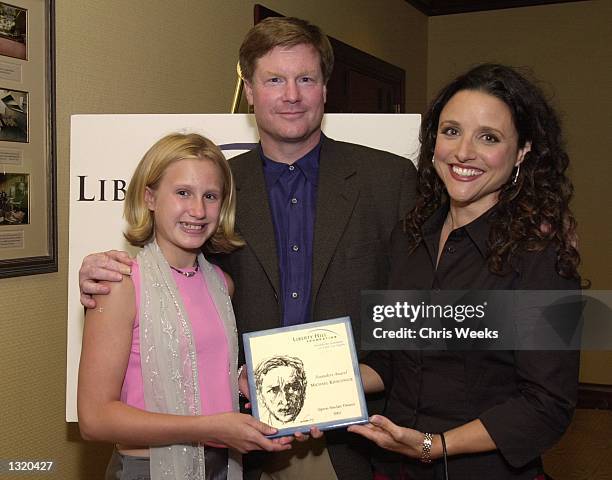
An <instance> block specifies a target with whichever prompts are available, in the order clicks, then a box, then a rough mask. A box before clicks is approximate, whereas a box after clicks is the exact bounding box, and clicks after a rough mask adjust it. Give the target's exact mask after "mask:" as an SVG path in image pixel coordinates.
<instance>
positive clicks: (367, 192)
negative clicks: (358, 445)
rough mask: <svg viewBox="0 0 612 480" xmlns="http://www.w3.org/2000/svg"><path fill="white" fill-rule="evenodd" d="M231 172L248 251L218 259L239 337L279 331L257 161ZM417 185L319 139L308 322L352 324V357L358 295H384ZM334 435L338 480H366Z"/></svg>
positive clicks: (392, 159)
mask: <svg viewBox="0 0 612 480" xmlns="http://www.w3.org/2000/svg"><path fill="white" fill-rule="evenodd" d="M230 165H231V168H232V172H233V173H234V176H235V180H236V190H237V213H236V226H237V229H238V231H239V233H240V234H241V235H242V237H243V238H244V240H245V241H246V246H245V247H243V248H241V249H239V250H237V251H235V252H233V253H231V254H229V255H224V256H220V258H219V261H218V263H219V264H220V265H221V267H222V268H223V269H224V270H225V271H226V272H227V273H229V274H230V275H231V277H232V278H233V280H234V282H235V284H236V290H235V293H234V298H233V304H234V311H235V314H236V322H237V326H238V333H239V334H242V333H245V332H251V331H256V330H263V329H268V328H275V327H279V326H281V308H282V306H281V305H280V303H279V296H280V292H279V272H278V259H277V254H276V241H275V237H274V229H273V225H272V216H271V214H270V208H269V204H268V194H267V192H266V185H265V180H264V175H263V169H262V161H261V159H260V157H259V154H258V151H257V150H253V151H250V152H247V153H244V154H242V155H240V156H237V157H235V158H233V159H232V160H230ZM415 184H416V170H415V168H414V166H413V164H412V162H410V161H409V160H407V159H405V158H403V157H398V156H396V155H392V154H390V153H388V152H382V151H379V150H374V149H371V148H367V147H363V146H360V145H354V144H350V143H344V142H338V141H335V140H332V139H329V138H325V137H324V139H323V144H322V146H321V156H320V164H319V182H318V191H317V205H316V216H315V228H314V244H313V272H312V299H311V301H312V308H311V312H312V320H313V321H316V320H325V319H329V318H335V317H341V316H345V315H348V316H350V317H351V322H352V325H353V333H354V335H355V342H356V345H357V348H358V349H359V346H360V338H361V331H360V322H359V316H360V293H361V291H362V290H367V289H384V288H386V285H387V277H388V273H389V255H388V251H389V239H390V237H391V232H392V230H393V228H394V226H395V225H396V224H397V222H398V220H400V219H401V218H403V217H404V215H405V214H406V213H407V212H408V211H409V210H410V208H412V206H413V203H414V197H415ZM241 356H242V354H241ZM335 433H336V432H330V433H328V434H326V439H327V443H328V447H329V453H330V457H331V459H332V463H333V465H334V468H335V470H336V473H337V475H338V478H339V479H340V480H342V479H344V478H347V479H348V478H351V479H360V478H363V479H366V478H371V474H370V468H369V465H368V463H367V458H365V457H364V456H363V455H357V454H356V453H355V451H354V450H353V449H351V447H350V446H349V445H347V444H346V441H345V440H346V439H339V440H338V442H337V443H336V442H335V439H334V436H335ZM340 436H341V435H340ZM356 455H357V456H356ZM364 462H365V463H364ZM246 463H247V469H248V463H249V462H248V461H247V462H246Z"/></svg>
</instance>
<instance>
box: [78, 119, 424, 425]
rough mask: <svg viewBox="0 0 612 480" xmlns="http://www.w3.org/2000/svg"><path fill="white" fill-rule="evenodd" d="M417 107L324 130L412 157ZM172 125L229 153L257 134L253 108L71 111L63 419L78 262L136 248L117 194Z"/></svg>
mask: <svg viewBox="0 0 612 480" xmlns="http://www.w3.org/2000/svg"><path fill="white" fill-rule="evenodd" d="M420 119H421V117H420V115H407V114H406V115H370V114H332V115H326V116H325V118H324V120H323V131H324V132H325V134H326V135H328V136H329V137H331V138H334V139H336V140H344V141H347V142H353V143H358V144H361V145H367V146H369V147H373V148H377V149H380V150H387V151H389V152H392V153H395V154H398V155H402V156H404V157H407V158H411V159H414V158H416V155H417V151H418V129H419V125H420ZM172 132H183V133H190V132H195V133H200V134H202V135H204V136H206V137H208V138H210V139H211V140H212V141H213V142H215V143H216V144H217V145H220V146H221V148H222V149H223V151H224V153H225V155H226V156H227V157H228V158H231V157H233V156H235V155H237V154H239V153H242V152H244V151H246V150H250V149H251V148H253V147H254V145H255V144H256V143H257V141H258V136H257V127H256V125H255V119H254V117H253V116H252V115H231V114H206V115H74V116H73V117H72V123H71V135H70V225H69V232H70V239H69V246H68V251H69V259H68V262H69V272H68V347H67V348H68V352H67V367H66V368H67V380H66V420H67V421H69V422H74V421H76V420H77V414H76V388H77V373H78V366H79V357H80V354H81V336H82V327H83V307H82V306H81V305H80V303H79V286H78V270H79V266H80V264H81V261H82V259H83V257H84V256H86V255H87V254H89V253H91V252H99V251H105V250H109V249H113V248H114V249H120V250H128V251H130V252H131V253H132V254H134V253H135V249H134V248H133V247H130V246H129V245H128V244H127V242H126V241H125V240H124V239H123V235H122V232H123V230H124V223H123V219H122V214H123V199H124V197H125V191H126V189H127V185H128V184H129V180H130V178H131V176H132V173H133V171H134V169H135V168H136V164H137V163H138V162H139V160H140V159H141V158H142V156H143V155H144V153H145V152H146V151H147V150H148V149H149V147H150V146H151V145H153V143H155V142H156V141H157V140H159V139H160V138H161V137H163V136H164V135H166V134H168V133H172Z"/></svg>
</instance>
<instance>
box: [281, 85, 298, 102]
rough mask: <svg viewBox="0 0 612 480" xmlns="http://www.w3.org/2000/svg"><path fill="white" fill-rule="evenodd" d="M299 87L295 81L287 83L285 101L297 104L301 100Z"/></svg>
mask: <svg viewBox="0 0 612 480" xmlns="http://www.w3.org/2000/svg"><path fill="white" fill-rule="evenodd" d="M301 96H302V94H301V92H300V87H299V86H298V84H297V82H295V81H288V82H287V84H286V85H285V101H286V102H290V103H296V102H299V101H300V99H301Z"/></svg>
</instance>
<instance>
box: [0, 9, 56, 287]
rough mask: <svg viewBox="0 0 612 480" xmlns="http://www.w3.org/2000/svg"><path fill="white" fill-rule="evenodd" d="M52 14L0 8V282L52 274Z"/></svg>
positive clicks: (53, 57)
mask: <svg viewBox="0 0 612 480" xmlns="http://www.w3.org/2000/svg"><path fill="white" fill-rule="evenodd" d="M54 7H55V5H54V0H11V2H10V3H6V2H2V1H0V278H6V277H16V276H21V275H33V274H38V273H48V272H56V271H57V216H56V202H55V199H56V158H55V156H56V154H55V83H54V82H55V54H54V21H55V9H54Z"/></svg>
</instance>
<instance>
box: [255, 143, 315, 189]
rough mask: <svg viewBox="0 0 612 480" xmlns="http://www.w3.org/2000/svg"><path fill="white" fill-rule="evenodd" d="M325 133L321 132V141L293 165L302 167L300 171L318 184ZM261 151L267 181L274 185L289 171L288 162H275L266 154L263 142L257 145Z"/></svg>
mask: <svg viewBox="0 0 612 480" xmlns="http://www.w3.org/2000/svg"><path fill="white" fill-rule="evenodd" d="M323 138H324V135H323V134H321V139H320V140H319V143H318V144H317V145H316V146H315V147H314V148H313V149H312V150H310V151H309V152H308V153H307V154H306V155H304V156H303V157H301V158H299V159H297V160H296V161H295V162H293V163H292V164H291V165H293V166H295V167H297V168H299V169H300V171H301V172H302V173H303V174H304V176H305V177H306V180H307V181H308V182H310V183H312V184H313V185H315V186H316V185H317V184H318V181H319V160H320V157H321V144H322V143H323ZM257 148H258V151H259V157H260V158H261V160H262V162H263V169H264V175H265V177H266V180H267V182H268V183H269V184H270V185H272V184H274V183H275V182H276V181H277V180H278V179H279V178H280V176H281V175H282V174H283V173H285V171H287V167H288V165H287V164H286V163H280V162H275V161H274V160H272V159H270V158H268V157H266V156H265V154H264V152H263V149H262V148H261V143H260V144H259V146H258V147H257Z"/></svg>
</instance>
